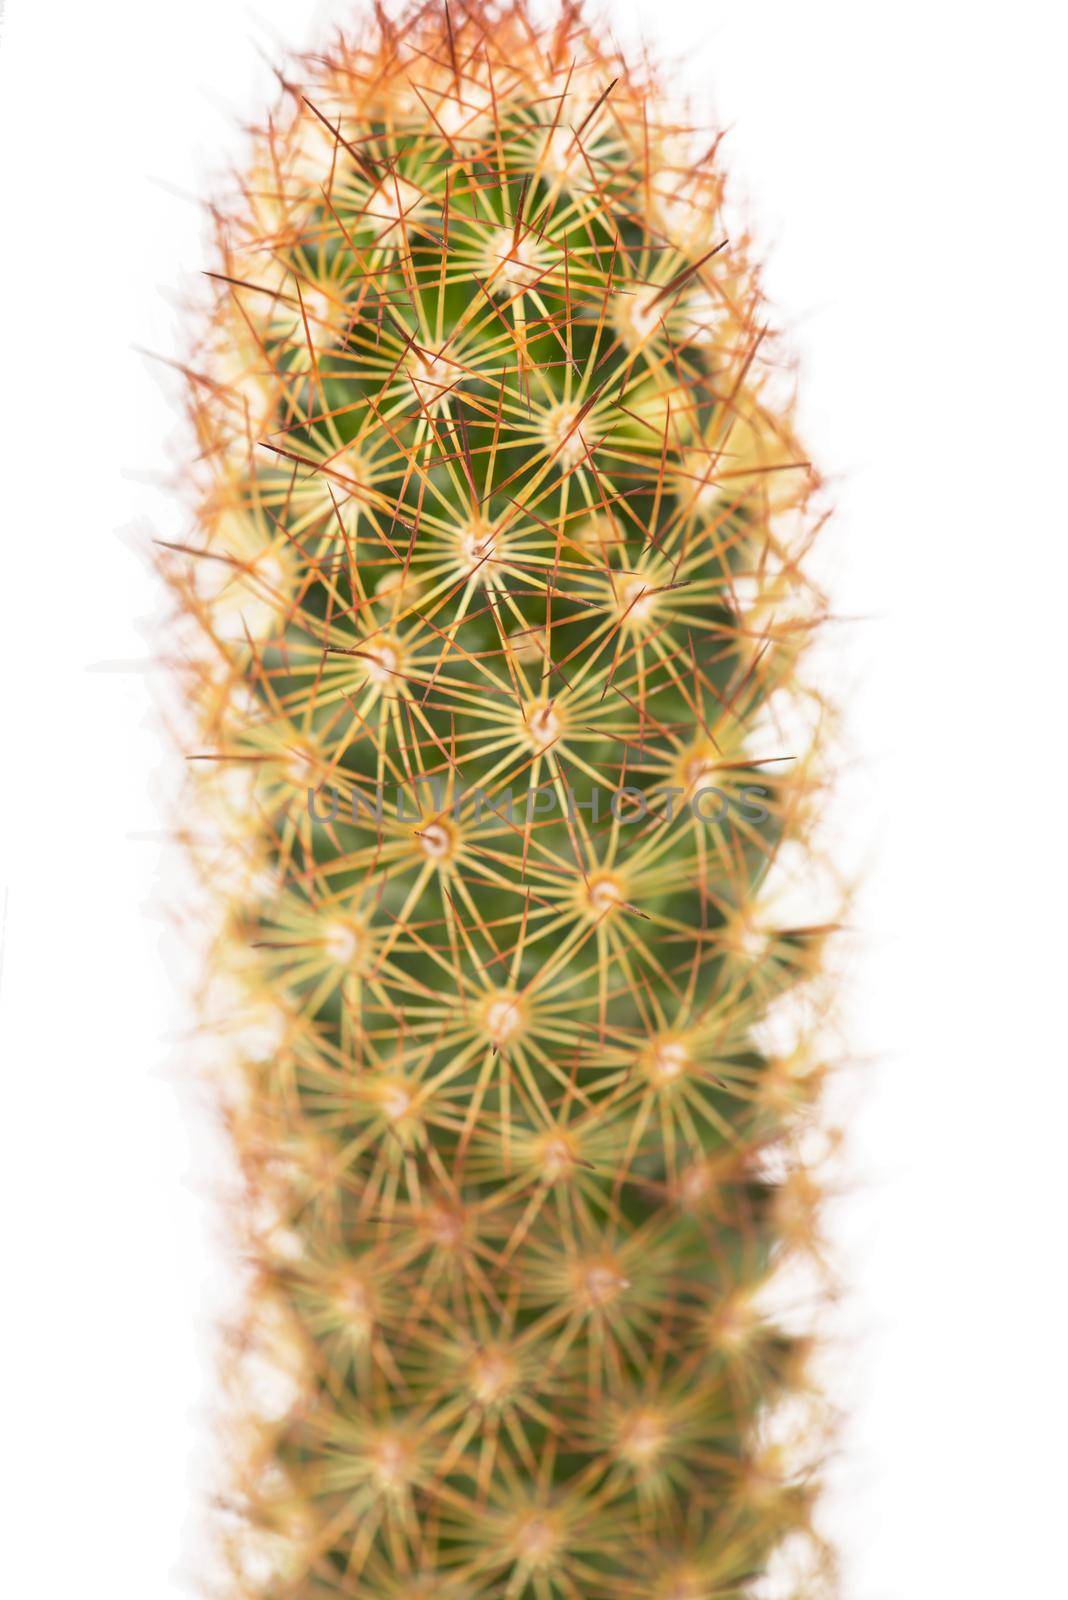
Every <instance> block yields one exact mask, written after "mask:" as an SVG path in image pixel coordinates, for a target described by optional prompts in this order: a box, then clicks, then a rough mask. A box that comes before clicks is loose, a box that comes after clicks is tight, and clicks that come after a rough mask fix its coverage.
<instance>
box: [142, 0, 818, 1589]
mask: <svg viewBox="0 0 1068 1600" xmlns="http://www.w3.org/2000/svg"><path fill="white" fill-rule="evenodd" d="M281 82H282V88H281V91H280V100H279V104H278V107H277V108H276V110H275V112H274V114H273V115H272V116H271V118H270V120H269V121H268V123H267V125H266V127H264V128H263V129H262V130H260V131H259V132H258V133H257V134H256V135H255V138H254V152H253V157H252V160H251V163H250V165H249V167H248V169H247V171H246V172H245V174H244V176H243V178H242V181H241V183H240V188H239V192H238V193H237V194H236V195H235V196H234V197H233V198H232V200H231V201H230V202H229V203H228V204H227V205H226V206H220V207H219V208H218V209H217V211H216V212H215V218H216V224H217V239H218V260H217V262H216V264H215V271H214V273H213V274H212V283H213V291H212V292H213V295H214V299H213V306H212V309H211V311H210V314H209V315H208V317H207V319H206V322H205V323H204V324H203V325H202V330H201V333H200V335H199V337H198V343H197V349H196V352H195V355H194V356H193V357H192V358H191V359H190V362H189V368H188V372H189V378H188V394H189V397H190V410H191V415H192V418H193V421H194V424H195V428H196V431H197V437H198V441H199V458H198V465H197V469H196V473H197V476H196V482H197V483H198V485H199V488H198V490H197V494H198V501H197V508H196V509H197V524H198V531H197V533H196V535H195V536H191V537H190V539H189V540H188V543H187V544H186V545H184V546H183V547H182V548H181V549H178V550H175V549H173V548H172V549H169V550H168V551H167V552H165V556H164V566H165V570H166V573H167V577H168V581H169V582H170V584H171V586H172V592H173V593H174V594H175V596H176V597H177V600H178V607H179V611H180V613H181V615H182V617H183V618H184V621H185V624H186V632H185V638H186V642H187V649H186V655H185V663H186V674H187V680H188V691H189V703H190V704H191V705H192V707H193V710H194V714H195V718H196V729H197V731H196V739H195V743H193V744H192V745H191V747H190V755H191V756H192V757H194V758H195V760H194V762H193V763H192V765H193V767H194V770H195V772H196V774H197V783H198V788H199V793H200V799H201V807H200V818H199V820H198V823H197V827H196V828H195V829H194V830H193V832H194V834H195V837H196V839H197V840H198V841H199V842H198V843H197V844H196V845H195V849H196V851H197V859H198V862H199V863H200V864H201V866H202V868H203V871H204V875H205V882H206V883H207V884H208V885H209V889H210V894H211V896H212V898H213V903H214V904H215V905H216V906H217V907H218V908H219V910H220V913H221V915H220V923H219V931H218V937H217V941H216V945H215V948H214V954H213V957H212V975H213V979H214V989H213V994H212V997H211V1006H212V1010H211V1012H210V1015H209V1027H210V1030H211V1032H212V1034H213V1036H214V1038H215V1039H216V1040H217V1041H218V1040H222V1041H224V1042H225V1043H226V1046H227V1051H228V1054H229V1057H230V1058H231V1060H232V1062H233V1064H235V1065H236V1069H237V1070H236V1072H233V1073H231V1074H229V1075H227V1076H225V1077H224V1078H221V1079H220V1082H221V1083H222V1084H223V1091H222V1092H223V1094H224V1099H225V1105H226V1109H227V1116H228V1119H229V1122H230V1125H231V1128H232V1131H233V1136H234V1139H235V1141H236V1148H237V1151H238V1153H239V1156H240V1159H241V1166H242V1171H243V1174H244V1179H245V1185H246V1190H247V1199H246V1206H245V1213H244V1220H243V1224H242V1226H243V1230H244V1238H245V1240H246V1244H247V1247H248V1251H249V1254H250V1257H251V1260H252V1262H253V1266H254V1282H253V1285H252V1290H251V1296H250V1307H249V1313H248V1318H247V1324H246V1325H245V1326H244V1327H243V1328H242V1330H241V1334H242V1337H241V1339H240V1341H239V1344H240V1347H241V1359H240V1361H239V1362H238V1366H239V1369H240V1371H241V1372H242V1373H243V1374H244V1377H245V1388H244V1390H243V1394H244V1398H243V1400H242V1406H243V1407H244V1422H243V1427H242V1430H241V1432H240V1436H239V1440H238V1443H239V1449H238V1450H237V1452H236V1455H237V1459H236V1460H235V1462H234V1464H233V1468H232V1472H233V1484H232V1500H231V1503H232V1504H233V1505H234V1506H235V1507H236V1509H237V1511H238V1514H239V1522H240V1531H237V1532H233V1533H232V1536H231V1535H228V1537H227V1540H226V1541H225V1542H226V1547H227V1549H228V1550H229V1553H230V1555H231V1557H232V1570H231V1578H230V1580H229V1581H228V1586H226V1587H225V1592H226V1593H227V1594H230V1595H248V1596H257V1597H261V1600H267V1597H269V1600H283V1597H286V1600H289V1597H293V1600H295V1597H298V1596H299V1597H301V1600H312V1597H316V1600H320V1597H321V1600H326V1597H327V1596H353V1597H356V1596H359V1597H360V1600H377V1597H383V1600H384V1597H386V1596H390V1597H395V1600H400V1597H402V1596H404V1597H413V1600H414V1597H415V1596H424V1597H427V1600H429V1597H441V1600H476V1597H489V1596H501V1597H505V1596H507V1597H509V1600H512V1597H515V1600H518V1597H522V1596H531V1597H534V1600H550V1597H556V1596H559V1597H567V1600H638V1597H649V1600H672V1597H674V1600H713V1597H716V1600H724V1597H727V1596H734V1595H741V1594H743V1593H744V1594H749V1593H751V1592H762V1591H761V1590H760V1588H759V1584H760V1583H761V1582H762V1583H764V1584H765V1586H766V1585H767V1584H768V1583H769V1582H770V1581H771V1579H770V1576H769V1574H773V1573H774V1572H775V1571H777V1570H779V1569H778V1568H777V1566H776V1562H777V1561H781V1563H782V1568H781V1570H782V1572H786V1571H790V1572H793V1573H794V1574H795V1577H794V1578H793V1579H791V1580H789V1581H786V1580H785V1579H780V1580H776V1581H780V1582H783V1583H785V1587H781V1588H780V1589H779V1590H778V1591H776V1592H781V1593H786V1594H794V1593H798V1594H800V1593H805V1594H810V1593H814V1592H815V1591H816V1589H817V1587H818V1586H819V1585H820V1584H822V1583H823V1580H824V1577H825V1565H826V1563H825V1562H824V1560H823V1557H822V1555H821V1553H820V1547H819V1544H818V1541H817V1540H816V1539H815V1537H814V1535H813V1534H812V1530H811V1503H812V1498H813V1488H814V1480H813V1475H812V1470H811V1468H810V1466H809V1464H808V1463H807V1462H806V1461H805V1460H804V1459H802V1458H800V1457H799V1456H798V1455H797V1454H796V1453H795V1452H794V1450H793V1448H792V1446H791V1445H790V1442H789V1440H788V1438H787V1437H786V1435H787V1434H788V1433H789V1431H790V1430H789V1428H788V1427H787V1426H786V1424H784V1423H783V1422H782V1418H783V1416H784V1415H788V1414H790V1413H791V1408H790V1407H789V1406H787V1411H786V1412H785V1413H784V1409H783V1408H784V1403H785V1402H789V1401H790V1400H791V1399H792V1400H793V1401H795V1402H796V1401H797V1400H798V1399H799V1398H803V1397H805V1396H806V1395H807V1394H808V1393H809V1391H810V1388H811V1385H810V1383H809V1381H808V1379H807V1377H806V1373H805V1365H806V1363H805V1358H806V1350H807V1341H806V1340H805V1339H804V1338H803V1337H800V1336H799V1335H798V1333H797V1331H796V1330H795V1329H792V1328H791V1329H787V1328H786V1327H785V1326H784V1325H782V1324H781V1323H780V1321H779V1320H777V1318H776V1315H775V1314H774V1312H773V1310H772V1309H770V1302H769V1298H768V1296H769V1288H768V1286H769V1284H770V1283H771V1282H772V1279H773V1277H774V1276H775V1275H777V1274H779V1273H781V1271H782V1270H783V1268H784V1265H785V1264H786V1263H788V1262H790V1261H791V1260H794V1259H796V1258H798V1257H799V1256H803V1255H804V1254H805V1252H806V1251H807V1249H808V1246H809V1242H810V1238H811V1207H812V1203H813V1200H814V1195H815V1183H814V1179H813V1176H812V1174H811V1173H810V1172H809V1171H808V1170H807V1169H806V1168H805V1167H804V1166H803V1165H799V1164H798V1161H797V1159H796V1147H797V1139H796V1135H797V1130H798V1128H799V1127H801V1126H803V1124H804V1122H805V1120H806V1115H807V1113H808V1112H809V1110H810V1108H811V1107H812V1105H813V1103H814V1100H815V1094H816V1090H817V1088H818V1085H819V1081H820V1076H821V1071H820V1066H819V1062H818V1059H817V1058H816V1057H815V1056H814V1055H812V1054H811V1053H810V1051H809V1049H808V1047H807V1045H806V1044H805V1043H804V1042H803V1041H801V1042H796V1041H795V1042H794V1043H793V1044H792V1045H786V1046H782V1045H781V1044H778V1045H777V1044H775V1043H774V1041H773V1040H772V1039H771V1037H770V1035H771V1029H770V1026H769V1020H770V1018H771V1014H772V1011H773V1010H777V1009H780V1008H781V1006H782V1004H783V997H784V996H786V995H787V994H788V992H789V991H792V990H795V989H796V988H797V987H798V985H799V983H800V982H801V981H802V980H804V981H806V982H807V981H808V980H809V979H810V978H811V976H812V974H813V972H814V971H815V969H816V967H817V964H818V959H819V944H820V935H821V932H822V930H821V929H818V928H814V927H798V926H796V925H791V926H782V925H779V924H778V923H776V921H775V919H774V916H773V914H772V912H771V910H770V909H769V907H768V905H767V904H766V901H765V883H766V880H767V878H768V875H769V869H770V868H771V867H772V866H773V865H774V864H775V863H776V861H777V859H778V858H779V857H780V856H781V854H782V852H783V850H784V848H790V849H792V850H793V852H794V853H795V854H799V855H802V856H803V854H804V852H805V851H806V850H807V849H809V848H811V845H810V840H811V828H812V818H813V815H814V804H813V797H814V795H815V793H816V791H817V788H818V765H817V764H818V759H819V748H818V737H814V736H813V729H814V728H815V729H816V730H817V735H818V725H819V715H818V713H819V701H818V697H815V696H814V695H812V694H811V693H810V692H809V691H807V690H806V688H805V686H804V684H803V681H802V678H801V675H800V663H801V661H802V658H803V656H804V651H805V646H806V643H807V641H808V640H809V638H810V636H811V634H812V630H813V627H814V625H815V623H816V622H817V621H818V620H819V618H820V615H821V611H822V605H821V602H820V598H819V596H818V594H817V593H816V591H815V590H814V589H813V588H812V586H811V585H810V584H809V583H808V582H807V581H806V579H805V577H804V576H803V574H802V571H801V569H800V565H799V563H800V561H801V559H802V558H803V556H804V555H805V553H806V550H807V548H808V545H809V543H810V540H811V536H812V534H813V532H814V531H815V527H816V524H817V517H816V514H815V511H814V510H813V506H814V499H813V491H814V488H815V487H816V482H815V477H814V474H813V472H812V470H811V468H810V467H809V465H808V463H807V462H806V460H805V456H804V452H803V450H802V449H801V447H800V446H799V444H798V442H797V440H796V438H795V436H794V432H793V429H792V426H791V421H790V409H791V408H790V403H789V395H788V384H787V383H784V377H783V364H782V361H781V358H780V357H779V355H778V354H777V346H776V341H775V340H774V338H773V337H772V335H771V334H770V333H769V330H768V326H767V321H766V317H767V313H766V309H765V306H764V303H763V301H762V297H761V292H760V289H759V285H758V280H757V276H756V273H755V271H754V268H753V267H752V265H751V264H750V261H749V259H748V252H747V246H746V241H745V240H744V239H740V238H738V237H736V236H729V235H728V230H727V226H726V224H725V222H724V218H723V209H722V207H723V192H722V189H723V182H722V176H721V171H720V166H719V162H718V151H717V142H716V141H713V140H711V139H709V138H707V137H706V138H705V139H704V141H703V142H701V141H699V140H698V138H697V136H696V135H695V134H694V133H693V132H692V131H691V130H690V129H689V128H688V127H686V126H683V125H681V123H680V122H679V121H677V120H674V119H673V116H675V115H677V113H676V114H673V113H672V112H671V111H670V109H669V108H668V106H667V104H666V103H665V100H664V98H663V97H662V95H661V91H660V89H659V87H658V83H657V80H656V77H655V74H654V73H653V72H652V70H651V69H649V68H648V67H647V66H643V67H642V68H641V70H636V69H635V68H634V67H633V66H628V65H627V64H626V62H625V61H624V60H623V59H621V58H620V56H619V55H618V54H617V53H616V51H615V50H614V48H612V47H611V46H609V45H608V44H606V43H604V42H603V35H602V33H601V31H600V30H599V29H592V30H591V28H590V27H589V25H588V24H587V23H585V22H584V21H583V18H582V16H581V14H580V12H579V10H578V8H577V7H575V6H572V5H567V6H566V7H565V9H564V10H563V11H561V12H559V13H558V14H557V15H556V16H555V17H554V18H553V19H552V20H551V21H550V22H549V23H548V24H543V23H539V22H538V21H536V20H534V19H533V18H532V17H531V15H530V14H529V13H528V11H527V10H526V8H525V6H524V5H523V4H522V3H505V4H500V5H497V4H492V3H489V4H487V3H485V0H469V3H464V0H455V3H454V5H453V6H452V7H451V9H450V8H449V7H447V6H441V5H439V4H436V3H435V4H433V5H430V6H426V7H423V8H421V9H418V10H415V11H412V12H410V13H409V14H407V15H406V16H404V17H403V18H402V19H400V20H398V21H395V22H392V21H390V20H388V19H387V18H386V17H385V16H384V15H383V14H382V13H381V12H380V11H379V12H377V14H376V18H375V20H374V21H373V22H368V23H367V25H365V26H364V27H363V28H362V30H358V31H357V32H356V33H355V34H346V35H343V36H340V37H338V38H337V39H336V40H335V41H334V42H333V43H332V44H331V46H330V48H329V49H327V50H326V51H325V52H323V53H321V54H316V55H313V56H309V57H307V58H303V59H300V60H298V61H296V62H295V63H294V64H293V65H291V66H290V67H289V69H288V70H287V71H286V72H285V73H284V74H282V75H281ZM806 708H809V709H813V710H815V712H816V713H817V714H816V716H815V717H811V716H810V717H807V718H806V717H798V716H797V715H796V713H797V712H798V711H799V710H805V709H806ZM787 715H788V716H789V718H790V723H791V726H792V727H793V728H795V729H796V728H802V729H805V730H807V731H805V734H804V741H803V742H798V740H799V738H800V735H799V734H797V733H796V732H792V733H791V735H790V738H791V742H790V743H789V744H787V743H786V742H785V736H784V734H783V733H782V731H781V730H782V728H783V727H784V726H785V725H786V724H785V721H784V719H785V718H786V717H787ZM205 818H206V819H207V820H209V821H211V822H213V823H214V841H213V842H212V843H210V844H209V843H206V842H205V828H204V820H205ZM220 996H222V998H221V999H220ZM250 1372H255V1373H257V1374H258V1375H259V1376H258V1378H257V1379H256V1381H252V1380H251V1379H249V1376H248V1375H249V1373H250ZM265 1377H270V1378H273V1380H275V1381H273V1382H272V1383H267V1382H265V1381H264V1379H265ZM792 1410H796V1406H794V1407H793V1408H792ZM784 1430H785V1431H784ZM791 1552H792V1553H793V1554H792V1556H791V1555H790V1553H791ZM788 1556H789V1557H790V1561H789V1562H788V1561H787V1557H788ZM794 1558H796V1561H795V1560H794ZM802 1569H803V1572H802ZM791 1583H792V1587H791ZM754 1585H756V1586H757V1587H756V1588H754ZM767 1592H771V1591H770V1590H769V1591H767Z"/></svg>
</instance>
